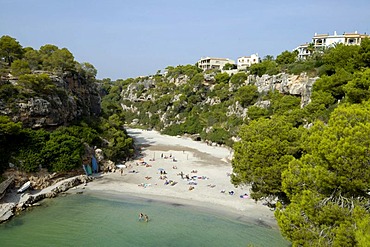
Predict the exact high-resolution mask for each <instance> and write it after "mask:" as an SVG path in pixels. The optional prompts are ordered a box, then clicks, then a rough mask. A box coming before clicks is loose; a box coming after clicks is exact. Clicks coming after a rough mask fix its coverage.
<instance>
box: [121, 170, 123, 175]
mask: <svg viewBox="0 0 370 247" xmlns="http://www.w3.org/2000/svg"><path fill="white" fill-rule="evenodd" d="M122 174H123V168H121V176H122Z"/></svg>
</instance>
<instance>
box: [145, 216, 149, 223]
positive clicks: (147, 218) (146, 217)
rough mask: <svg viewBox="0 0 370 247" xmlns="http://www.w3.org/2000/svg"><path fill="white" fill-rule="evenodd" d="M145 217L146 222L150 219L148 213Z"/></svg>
mask: <svg viewBox="0 0 370 247" xmlns="http://www.w3.org/2000/svg"><path fill="white" fill-rule="evenodd" d="M144 219H145V222H148V221H149V217H148V215H146V214H145V215H144Z"/></svg>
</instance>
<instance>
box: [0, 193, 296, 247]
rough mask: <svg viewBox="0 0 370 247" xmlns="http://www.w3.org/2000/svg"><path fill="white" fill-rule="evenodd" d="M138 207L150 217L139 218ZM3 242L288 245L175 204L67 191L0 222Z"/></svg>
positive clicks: (261, 230) (259, 230) (270, 234)
mask: <svg viewBox="0 0 370 247" xmlns="http://www.w3.org/2000/svg"><path fill="white" fill-rule="evenodd" d="M140 212H143V213H146V214H148V216H149V217H150V221H149V222H148V223H146V222H139V220H138V214H139V213H140ZM0 245H1V246H4V247H7V246H156V247H158V246H160V247H166V246H176V247H181V246H228V247H232V246H248V245H250V246H274V247H277V246H289V243H288V242H287V241H285V240H284V239H283V238H282V237H281V235H280V233H279V232H278V230H276V229H270V228H266V227H261V226H258V225H254V224H250V223H248V222H242V221H239V220H238V219H237V218H234V219H233V217H230V216H226V215H222V214H221V215H220V214H216V213H214V212H207V211H206V209H199V208H195V207H191V206H185V205H180V204H168V203H163V202H158V201H153V200H143V199H138V198H103V197H96V196H92V195H85V194H83V195H68V196H65V197H58V198H54V199H51V200H49V199H48V200H44V201H43V202H42V206H40V207H36V208H33V209H31V210H29V211H26V212H23V213H22V214H21V215H19V216H17V217H15V218H13V219H12V220H11V221H10V222H7V223H5V224H2V225H0Z"/></svg>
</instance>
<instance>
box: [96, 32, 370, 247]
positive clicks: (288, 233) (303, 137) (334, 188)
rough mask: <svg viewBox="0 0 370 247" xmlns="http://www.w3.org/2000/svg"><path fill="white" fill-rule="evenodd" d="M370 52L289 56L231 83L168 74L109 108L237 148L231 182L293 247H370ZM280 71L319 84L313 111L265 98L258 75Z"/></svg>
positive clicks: (184, 72) (176, 71)
mask: <svg viewBox="0 0 370 247" xmlns="http://www.w3.org/2000/svg"><path fill="white" fill-rule="evenodd" d="M369 54H370V41H369V40H368V39H365V40H363V42H362V44H361V46H344V45H338V46H336V47H333V48H330V49H327V50H324V51H315V52H313V54H312V55H311V56H310V57H309V58H308V59H307V60H303V61H297V60H296V53H295V52H289V51H284V52H282V54H280V55H278V56H277V58H276V59H274V58H273V57H271V56H266V57H265V58H264V59H263V60H262V62H261V63H259V64H254V65H252V66H251V67H250V68H249V69H248V70H247V71H246V72H240V73H236V74H234V75H232V76H229V75H228V74H226V73H221V72H220V71H207V72H206V73H201V72H200V71H199V70H198V69H197V67H196V66H192V65H186V66H178V67H168V68H167V73H165V74H163V75H159V74H158V73H157V74H156V75H155V76H149V77H146V78H137V79H127V80H123V81H119V82H118V81H117V82H112V85H113V86H112V87H111V90H110V91H109V93H108V95H107V96H106V97H105V98H104V99H103V105H107V106H108V105H109V106H113V105H115V107H112V108H111V109H122V108H120V107H119V106H118V104H119V103H121V104H123V105H124V109H125V110H123V111H122V112H121V114H123V115H124V118H125V120H126V122H127V123H135V124H138V125H140V126H141V127H143V128H148V127H149V128H155V129H157V130H160V131H162V132H163V133H166V134H170V135H182V134H199V135H200V137H201V138H202V139H203V140H207V141H211V142H216V143H218V144H225V145H229V146H232V145H234V150H235V156H234V159H233V161H232V166H233V174H232V182H233V183H234V185H236V186H243V185H250V186H251V188H252V191H251V192H252V193H251V196H252V198H253V199H255V200H263V201H267V202H268V205H270V206H273V207H274V208H276V211H275V215H276V218H277V220H278V224H279V226H280V229H281V231H282V234H283V235H284V236H285V237H286V238H287V239H288V240H290V241H291V242H292V244H293V246H368V245H369V244H370V242H369V241H370V240H369V237H368V236H369V235H370V232H369V229H370V227H369V222H370V214H369V209H370V196H369V192H370V182H369V181H370V175H369V174H370V173H369V171H368V170H369V167H368V166H369V164H370V156H369V146H370V136H369V134H368V133H370V129H369V128H370V127H369V119H368V118H369V117H368V116H370V115H369V113H370V112H369V111H370V101H369V99H370V94H369V89H370V88H369V87H370V67H369V66H370V63H369V61H370V59H369V57H370V55H369ZM229 67H230V66H227V68H229ZM281 72H285V73H290V74H296V75H300V74H301V73H306V74H307V75H309V76H312V77H314V76H319V77H320V78H319V79H318V80H317V81H316V83H315V84H314V86H313V90H312V94H311V102H310V103H309V104H308V105H306V106H305V107H304V108H302V107H301V99H300V97H297V96H294V95H285V94H281V93H279V92H277V91H274V92H272V91H271V92H267V93H266V92H263V93H261V92H259V91H258V90H257V86H256V85H255V84H254V83H255V79H253V78H254V77H250V76H249V75H256V76H262V75H264V74H268V75H277V74H279V73H281ZM115 87H118V88H115ZM133 88H138V89H140V90H139V92H138V91H133V90H132V89H133ZM133 92H136V95H135V96H136V98H135V97H132V94H133ZM117 100H118V101H117ZM133 100H136V102H133ZM118 102H119V103H118ZM256 103H257V104H256ZM261 105H263V106H261ZM115 111H116V110H115ZM133 120H135V121H133ZM232 137H239V138H240V141H238V142H236V143H234V142H233V141H232Z"/></svg>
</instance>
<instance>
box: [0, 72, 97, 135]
mask: <svg viewBox="0 0 370 247" xmlns="http://www.w3.org/2000/svg"><path fill="white" fill-rule="evenodd" d="M49 77H50V78H51V81H52V83H53V84H54V85H55V86H56V88H55V89H54V90H52V91H50V92H49V93H39V92H32V93H28V94H26V95H28V97H14V99H13V100H11V101H9V100H7V101H5V100H3V99H0V114H1V115H7V116H9V117H11V118H12V119H13V120H14V121H17V122H18V121H21V122H22V123H23V126H24V127H31V128H40V127H43V128H47V127H52V126H60V125H65V124H68V123H69V122H71V121H73V120H76V119H80V118H82V117H89V116H97V115H99V114H100V111H101V104H100V103H101V97H100V95H99V88H98V85H97V84H96V83H91V82H87V81H86V80H85V79H84V78H83V77H81V76H79V75H78V74H72V73H66V74H64V75H63V76H62V77H59V76H55V75H50V76H49ZM10 83H11V84H13V85H15V86H17V83H18V80H17V79H16V78H15V79H12V80H10ZM18 90H19V91H20V93H22V91H24V90H27V89H24V88H22V87H19V89H18Z"/></svg>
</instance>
